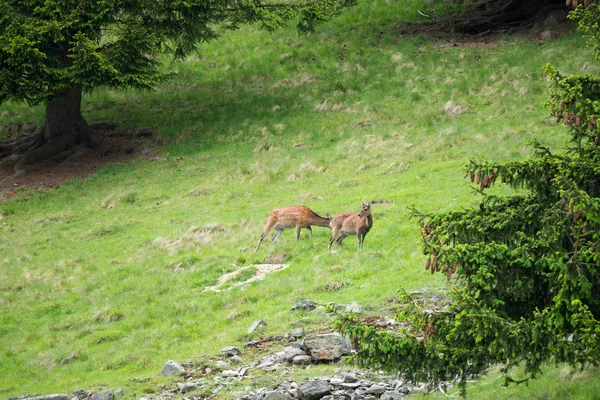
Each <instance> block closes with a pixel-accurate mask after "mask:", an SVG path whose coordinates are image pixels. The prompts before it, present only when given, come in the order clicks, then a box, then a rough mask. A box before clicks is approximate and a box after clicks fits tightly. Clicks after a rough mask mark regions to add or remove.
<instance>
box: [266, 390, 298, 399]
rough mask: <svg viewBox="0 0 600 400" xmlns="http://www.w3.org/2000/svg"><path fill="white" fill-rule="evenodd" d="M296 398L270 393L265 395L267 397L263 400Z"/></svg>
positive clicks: (280, 393) (279, 393)
mask: <svg viewBox="0 0 600 400" xmlns="http://www.w3.org/2000/svg"><path fill="white" fill-rule="evenodd" d="M293 399H294V398H293V397H291V396H288V395H287V394H285V393H283V392H276V391H274V392H268V393H267V394H265V397H263V400H293Z"/></svg>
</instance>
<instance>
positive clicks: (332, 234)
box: [327, 229, 338, 250]
mask: <svg viewBox="0 0 600 400" xmlns="http://www.w3.org/2000/svg"><path fill="white" fill-rule="evenodd" d="M337 234H338V233H337V231H336V230H335V229H333V232H331V239H329V246H328V247H327V250H331V245H332V244H333V241H334V240H335V237H336V236H337Z"/></svg>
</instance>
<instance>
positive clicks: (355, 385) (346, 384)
mask: <svg viewBox="0 0 600 400" xmlns="http://www.w3.org/2000/svg"><path fill="white" fill-rule="evenodd" d="M361 386H362V385H361V384H360V383H359V382H344V383H341V384H340V387H343V388H345V389H357V388H359V387H361Z"/></svg>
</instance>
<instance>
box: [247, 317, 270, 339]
mask: <svg viewBox="0 0 600 400" xmlns="http://www.w3.org/2000/svg"><path fill="white" fill-rule="evenodd" d="M263 326H267V323H266V322H265V321H263V320H262V319H259V320H258V321H254V322H253V323H252V325H250V328H248V335H250V334H252V333H253V332H254V331H256V330H257V329H259V328H262V327H263Z"/></svg>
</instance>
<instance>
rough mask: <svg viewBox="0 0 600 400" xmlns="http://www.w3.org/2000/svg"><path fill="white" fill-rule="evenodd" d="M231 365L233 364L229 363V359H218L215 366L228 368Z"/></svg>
mask: <svg viewBox="0 0 600 400" xmlns="http://www.w3.org/2000/svg"><path fill="white" fill-rule="evenodd" d="M236 357H237V356H236ZM230 367H231V364H230V363H228V362H227V361H221V360H218V361H217V362H215V368H217V369H227V368H230Z"/></svg>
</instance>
